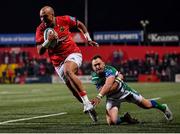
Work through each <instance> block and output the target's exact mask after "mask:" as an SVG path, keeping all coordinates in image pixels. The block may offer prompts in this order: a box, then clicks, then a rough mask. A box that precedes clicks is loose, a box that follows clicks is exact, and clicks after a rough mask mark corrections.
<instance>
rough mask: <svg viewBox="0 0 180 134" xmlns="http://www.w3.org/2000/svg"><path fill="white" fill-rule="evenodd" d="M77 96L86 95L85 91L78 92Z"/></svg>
mask: <svg viewBox="0 0 180 134" xmlns="http://www.w3.org/2000/svg"><path fill="white" fill-rule="evenodd" d="M79 94H80V96H81V97H83V96H85V95H87V94H86V91H82V92H79Z"/></svg>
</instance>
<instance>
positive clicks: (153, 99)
mask: <svg viewBox="0 0 180 134" xmlns="http://www.w3.org/2000/svg"><path fill="white" fill-rule="evenodd" d="M159 99H161V97H157V98H151V99H149V100H159Z"/></svg>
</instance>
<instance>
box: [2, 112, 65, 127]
mask: <svg viewBox="0 0 180 134" xmlns="http://www.w3.org/2000/svg"><path fill="white" fill-rule="evenodd" d="M64 114H67V112H62V113H57V114H49V115H42V116H35V117H30V118H22V119H15V120H8V121H3V122H0V125H2V124H7V123H12V122H19V121H26V120H33V119H39V118H46V117H52V116H58V115H64Z"/></svg>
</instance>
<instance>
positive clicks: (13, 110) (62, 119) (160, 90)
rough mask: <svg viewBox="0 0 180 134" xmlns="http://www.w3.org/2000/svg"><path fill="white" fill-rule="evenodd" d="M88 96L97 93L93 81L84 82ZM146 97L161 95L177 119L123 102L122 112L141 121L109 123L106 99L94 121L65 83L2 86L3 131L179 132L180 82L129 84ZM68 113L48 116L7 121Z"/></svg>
mask: <svg viewBox="0 0 180 134" xmlns="http://www.w3.org/2000/svg"><path fill="white" fill-rule="evenodd" d="M84 85H85V87H86V89H87V92H88V96H89V98H93V97H95V96H96V95H97V92H96V89H95V87H94V86H93V85H91V84H84ZM129 85H130V86H131V87H133V88H134V89H136V90H137V91H138V92H139V93H141V94H142V95H143V96H144V97H145V98H157V97H160V100H158V102H160V103H167V104H168V106H169V108H170V109H171V110H172V112H173V114H174V120H173V121H172V122H170V123H168V122H166V120H165V118H164V115H163V113H161V112H160V111H158V110H156V109H151V110H144V109H141V108H139V107H137V106H136V105H134V104H129V103H123V104H122V105H121V110H120V113H119V115H123V114H124V113H125V112H129V113H130V114H131V115H132V116H133V117H136V118H138V120H139V121H140V122H141V123H140V124H136V125H127V124H121V125H118V126H108V125H107V124H106V120H105V105H104V104H105V98H104V99H103V101H102V103H101V104H100V105H98V106H97V108H96V111H97V113H98V117H99V122H98V124H93V123H92V122H91V120H90V118H89V116H88V115H86V114H84V113H83V112H82V110H83V106H82V105H81V104H80V103H79V102H78V101H77V100H76V99H75V98H74V97H73V96H72V95H71V93H70V91H68V89H67V88H66V86H65V85H63V84H25V85H7V84H5V85H0V133H12V132H13V133H124V132H125V133H134V132H136V133H146V132H147V133H152V132H153V133H177V132H180V112H179V111H180V83H129ZM61 112H67V114H65V115H58V116H52V117H46V118H37V119H31V120H24V121H12V122H9V123H6V124H1V123H2V122H4V121H9V120H16V119H23V118H31V117H37V116H43V115H51V114H56V113H61Z"/></svg>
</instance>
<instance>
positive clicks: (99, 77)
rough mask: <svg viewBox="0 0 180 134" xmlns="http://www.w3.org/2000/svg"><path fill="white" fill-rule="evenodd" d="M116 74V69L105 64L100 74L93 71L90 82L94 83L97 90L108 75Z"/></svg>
mask: <svg viewBox="0 0 180 134" xmlns="http://www.w3.org/2000/svg"><path fill="white" fill-rule="evenodd" d="M117 75H118V71H117V70H116V69H115V68H114V67H112V66H109V65H106V66H105V69H104V72H103V73H102V74H97V73H96V72H93V73H92V74H91V77H92V83H93V84H94V85H96V88H97V90H99V89H100V88H101V87H102V86H103V85H104V84H105V81H106V78H107V77H109V76H114V77H116V76H117Z"/></svg>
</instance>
